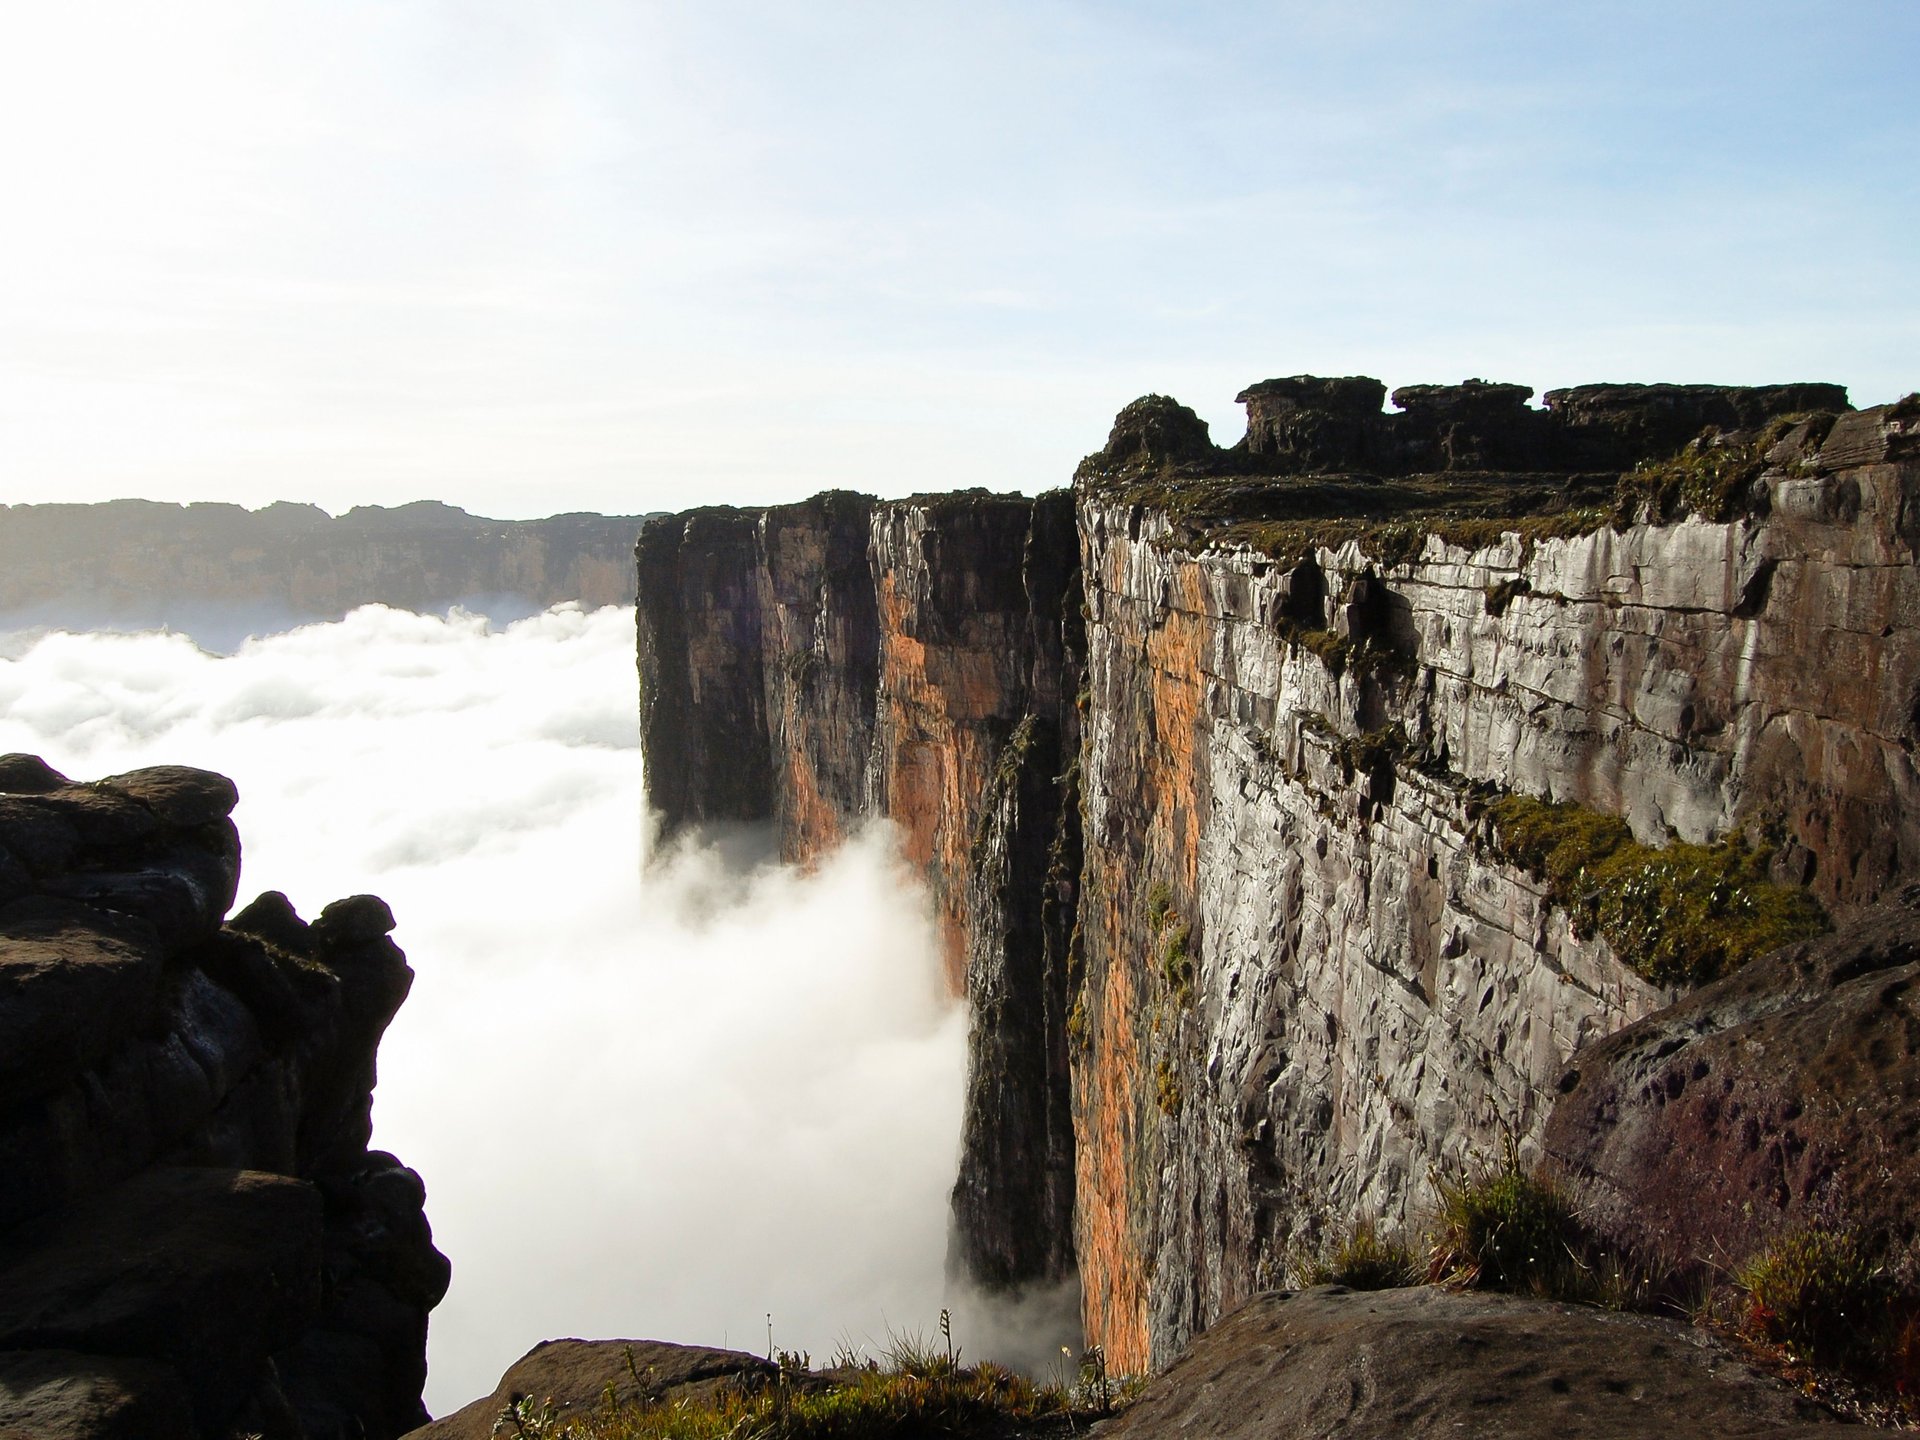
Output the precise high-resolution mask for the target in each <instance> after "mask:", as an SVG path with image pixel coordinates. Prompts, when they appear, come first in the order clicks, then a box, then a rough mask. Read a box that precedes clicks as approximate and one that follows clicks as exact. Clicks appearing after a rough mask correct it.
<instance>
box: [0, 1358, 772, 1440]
mask: <svg viewBox="0 0 1920 1440" xmlns="http://www.w3.org/2000/svg"><path fill="white" fill-rule="evenodd" d="M777 1373H778V1371H777V1370H776V1369H775V1367H774V1366H773V1365H772V1363H770V1362H769V1361H766V1360H763V1359H761V1358H760V1357H759V1356H758V1355H748V1354H745V1353H744V1352H742V1351H739V1350H714V1349H709V1348H707V1347H706V1346H700V1345H669V1344H665V1343H663V1342H662V1341H658V1340H548V1341H545V1342H543V1343H542V1344H539V1345H536V1346H534V1347H533V1349H531V1350H529V1351H528V1352H527V1353H526V1354H525V1355H523V1356H521V1357H520V1358H519V1359H518V1360H516V1361H514V1363H513V1364H512V1365H511V1366H509V1367H508V1368H507V1373H506V1374H504V1375H502V1376H501V1377H500V1383H499V1384H498V1385H497V1386H495V1387H494V1391H493V1393H492V1394H491V1395H489V1396H487V1397H486V1398H485V1399H482V1400H476V1401H474V1402H473V1403H472V1404H471V1405H466V1406H462V1407H461V1408H460V1409H459V1410H457V1411H455V1412H454V1413H453V1414H451V1415H447V1416H444V1417H442V1418H441V1419H439V1420H436V1421H434V1422H433V1423H432V1424H431V1425H428V1426H425V1427H423V1428H422V1429H419V1430H415V1431H413V1432H412V1433H411V1434H410V1435H409V1436H408V1440H493V1436H495V1435H496V1434H498V1433H500V1432H499V1431H497V1430H496V1429H495V1428H494V1424H495V1422H496V1421H497V1420H499V1419H500V1416H501V1414H502V1413H503V1412H504V1411H506V1410H507V1409H508V1407H510V1406H511V1405H512V1404H513V1403H514V1401H516V1400H522V1399H528V1400H532V1401H533V1403H534V1404H535V1405H536V1406H538V1407H540V1408H541V1409H543V1410H546V1409H549V1408H550V1409H551V1412H552V1414H553V1415H554V1417H555V1418H556V1419H559V1418H561V1417H565V1416H569V1415H574V1416H591V1415H593V1414H595V1413H596V1412H599V1411H600V1410H601V1409H602V1408H603V1407H604V1406H605V1405H606V1403H607V1397H608V1395H609V1394H611V1395H612V1398H613V1403H614V1405H615V1406H623V1405H631V1404H635V1403H638V1402H643V1401H665V1402H666V1403H668V1404H671V1403H673V1402H674V1401H675V1400H680V1399H706V1398H709V1397H710V1396H711V1394H712V1391H713V1390H714V1388H715V1387H716V1386H718V1385H721V1384H725V1383H728V1382H732V1383H734V1384H741V1383H743V1382H749V1383H750V1382H756V1381H763V1380H766V1379H769V1378H771V1377H772V1376H774V1375H776V1374H777ZM3 1434H4V1432H0V1436H3Z"/></svg>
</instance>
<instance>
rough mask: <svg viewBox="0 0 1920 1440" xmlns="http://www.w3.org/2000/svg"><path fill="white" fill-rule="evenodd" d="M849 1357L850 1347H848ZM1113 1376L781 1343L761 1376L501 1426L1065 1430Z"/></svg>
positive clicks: (526, 1411)
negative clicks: (1064, 1374)
mask: <svg viewBox="0 0 1920 1440" xmlns="http://www.w3.org/2000/svg"><path fill="white" fill-rule="evenodd" d="M849 1358H850V1357H849ZM1132 1393H1134V1391H1133V1387H1131V1386H1117V1385H1115V1384H1113V1383H1111V1382H1110V1381H1109V1380H1108V1378H1107V1374H1106V1365H1105V1361H1104V1359H1103V1358H1102V1357H1100V1356H1098V1354H1097V1352H1092V1351H1090V1352H1088V1357H1087V1358H1085V1359H1083V1361H1082V1364H1081V1370H1080V1379H1079V1383H1077V1384H1075V1385H1073V1386H1071V1387H1069V1386H1063V1385H1036V1384H1035V1383H1034V1382H1033V1381H1031V1380H1028V1379H1027V1378H1025V1377H1024V1376H1021V1375H1016V1374H1014V1373H1013V1372H1012V1371H1010V1370H1007V1369H1005V1368H1003V1367H1001V1366H998V1365H992V1364H981V1365H974V1366H962V1365H961V1364H960V1361H959V1352H958V1351H956V1350H954V1349H953V1348H952V1345H951V1341H950V1340H949V1343H948V1346H947V1348H946V1349H944V1350H941V1349H939V1348H936V1347H934V1346H932V1345H928V1344H924V1343H921V1342H918V1341H914V1340H907V1341H901V1340H899V1339H896V1340H895V1342H894V1345H893V1348H892V1349H891V1351H890V1352H889V1354H888V1356H887V1363H886V1364H885V1365H884V1366H881V1365H877V1364H874V1363H872V1362H869V1363H868V1364H867V1365H865V1366H859V1367H854V1366H847V1367H845V1368H839V1369H835V1370H831V1371H828V1372H826V1373H824V1374H823V1373H819V1372H815V1371H813V1370H811V1369H809V1368H808V1358H807V1357H806V1356H804V1355H789V1354H782V1355H781V1356H780V1357H779V1369H778V1373H777V1374H776V1375H774V1376H770V1377H768V1378H767V1379H765V1380H762V1381H753V1380H741V1381H738V1382H723V1383H721V1384H720V1385H718V1386H717V1387H714V1388H712V1389H710V1390H709V1389H705V1388H704V1387H703V1388H702V1389H700V1390H696V1391H694V1392H693V1393H691V1394H690V1395H689V1396H687V1397H685V1398H681V1399H677V1400H674V1399H643V1400H629V1401H624V1402H622V1401H617V1400H615V1399H614V1397H613V1394H612V1391H611V1387H610V1388H609V1392H608V1394H607V1396H606V1397H605V1398H604V1399H603V1401H602V1403H601V1404H600V1405H598V1406H596V1407H594V1408H592V1409H591V1410H586V1411H580V1410H575V1411H564V1412H563V1411H558V1410H556V1408H555V1406H554V1405H553V1404H552V1402H551V1401H544V1400H541V1401H536V1400H533V1399H531V1398H529V1399H524V1400H519V1401H516V1402H515V1403H514V1404H512V1405H510V1406H508V1407H507V1408H506V1409H505V1410H504V1411H503V1412H502V1413H501V1416H500V1418H499V1420H498V1421H496V1423H495V1425H494V1434H496V1435H499V1436H503V1437H510V1440H920V1437H924V1436H961V1437H968V1436H977V1437H1013V1436H1054V1435H1069V1434H1073V1433H1076V1432H1078V1431H1081V1430H1084V1429H1085V1427H1086V1426H1087V1425H1088V1424H1090V1423H1092V1422H1093V1421H1095V1420H1098V1419H1100V1418H1102V1417H1103V1416H1106V1415H1109V1414H1111V1413H1113V1411H1114V1409H1115V1407H1116V1404H1117V1403H1124V1402H1125V1400H1127V1399H1129V1398H1131V1395H1132Z"/></svg>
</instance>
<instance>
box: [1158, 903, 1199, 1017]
mask: <svg viewBox="0 0 1920 1440" xmlns="http://www.w3.org/2000/svg"><path fill="white" fill-rule="evenodd" d="M1192 935H1193V932H1192V931H1190V930H1189V929H1188V928H1187V927H1186V925H1185V924H1184V923H1181V922H1179V921H1178V919H1177V917H1176V921H1175V923H1174V925H1173V926H1172V928H1171V929H1169V930H1168V931H1167V933H1166V935H1165V936H1164V937H1162V940H1161V943H1160V978H1161V979H1162V980H1163V981H1165V982H1166V986H1167V989H1168V990H1170V991H1172V992H1173V998H1174V999H1175V1000H1176V1001H1178V1002H1179V1003H1180V1004H1181V1005H1182V1006H1187V1005H1191V1004H1192V1003H1193V956H1192V955H1191V954H1190V953H1189V952H1188V949H1187V947H1188V945H1189V943H1190V942H1191V940H1192Z"/></svg>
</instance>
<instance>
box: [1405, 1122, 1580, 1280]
mask: <svg viewBox="0 0 1920 1440" xmlns="http://www.w3.org/2000/svg"><path fill="white" fill-rule="evenodd" d="M1439 1191H1440V1203H1439V1211H1438V1214H1437V1215H1436V1216H1435V1219H1434V1227H1433V1233H1432V1237H1431V1242H1430V1248H1429V1252H1428V1265H1427V1278H1428V1279H1429V1280H1430V1281H1432V1282H1434V1283H1436V1284H1448V1285H1462V1286H1474V1287H1477V1288H1479V1289H1483V1290H1514V1291H1519V1292H1522V1293H1525V1294H1533V1295H1545V1296H1549V1297H1551V1298H1554V1299H1560V1300H1568V1299H1585V1298H1588V1297H1587V1295H1586V1293H1585V1292H1586V1291H1587V1289H1588V1288H1589V1287H1588V1285H1587V1283H1586V1278H1587V1272H1586V1268H1585V1267H1584V1266H1583V1265H1582V1263H1581V1259H1580V1255H1581V1251H1582V1250H1583V1249H1584V1248H1585V1246H1584V1243H1583V1237H1582V1235H1581V1233H1580V1230H1579V1227H1578V1226H1577V1224H1576V1222H1575V1219H1574V1213H1573V1206H1572V1205H1571V1204H1570V1203H1568V1201H1567V1198H1566V1197H1565V1196H1564V1195H1562V1194H1561V1193H1560V1192H1559V1191H1558V1190H1557V1189H1555V1188H1554V1187H1553V1186H1552V1185H1549V1184H1547V1183H1546V1182H1545V1181H1543V1180H1537V1179H1535V1178H1534V1177H1533V1176H1532V1175H1530V1174H1528V1173H1527V1172H1526V1171H1525V1170H1524V1169H1523V1168H1521V1165H1520V1156H1519V1149H1518V1147H1517V1146H1516V1144H1515V1143H1514V1140H1513V1137H1512V1136H1511V1135H1509V1136H1507V1138H1506V1142H1505V1149H1504V1153H1503V1154H1502V1156H1501V1158H1500V1160H1499V1161H1498V1162H1495V1163H1491V1164H1486V1165H1483V1166H1482V1167H1481V1168H1480V1169H1479V1170H1478V1171H1476V1172H1475V1173H1473V1174H1470V1175H1467V1176H1465V1177H1461V1178H1455V1179H1446V1178H1442V1179H1441V1180H1440V1181H1439Z"/></svg>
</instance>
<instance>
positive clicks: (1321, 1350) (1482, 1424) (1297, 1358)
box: [1099, 1286, 1880, 1440]
mask: <svg viewBox="0 0 1920 1440" xmlns="http://www.w3.org/2000/svg"><path fill="white" fill-rule="evenodd" d="M1099 1433H1100V1434H1101V1435H1103V1436H1109V1437H1115V1440H1117V1437H1121V1436H1128V1435H1139V1436H1162V1435H1181V1436H1189V1437H1192V1440H1319V1437H1321V1436H1326V1435H1339V1436H1341V1437H1343V1440H1345V1437H1351V1440H1402V1437H1406V1436H1422V1435H1461V1434H1466V1435H1498V1436H1501V1437H1502V1440H1654V1437H1658V1436H1663V1435H1714V1436H1723V1437H1742V1440H1803V1437H1804V1440H1819V1437H1823V1436H1833V1437H1836V1440H1837V1437H1838V1436H1841V1435H1871V1434H1877V1433H1880V1432H1878V1431H1875V1430H1872V1429H1870V1428H1868V1427H1867V1426H1864V1425H1846V1424H1840V1423H1837V1422H1836V1421H1834V1420H1833V1418H1832V1417H1831V1416H1830V1415H1829V1414H1828V1413H1827V1412H1826V1411H1824V1410H1822V1409H1820V1408H1819V1407H1818V1406H1816V1405H1814V1404H1812V1403H1811V1402H1809V1401H1807V1400H1804V1399H1802V1398H1801V1397H1800V1396H1799V1395H1798V1394H1797V1393H1795V1392H1794V1391H1793V1390H1790V1389H1788V1388H1787V1387H1786V1386H1785V1385H1782V1384H1779V1383H1777V1382H1775V1381H1771V1380H1767V1379H1763V1378H1761V1377H1759V1376H1756V1375H1754V1374H1753V1373H1752V1372H1751V1371H1749V1370H1747V1369H1746V1368H1745V1366H1743V1365H1742V1364H1741V1363H1740V1362H1739V1360H1737V1359H1736V1358H1735V1357H1734V1356H1732V1355H1731V1354H1729V1353H1728V1352H1727V1351H1726V1350H1725V1349H1724V1348H1723V1347H1722V1346H1720V1345H1719V1344H1717V1343H1715V1342H1714V1341H1712V1340H1710V1339H1708V1338H1706V1337H1705V1336H1704V1335H1702V1334H1701V1333H1700V1332H1698V1331H1695V1330H1692V1329H1690V1328H1688V1327H1687V1326H1684V1325H1680V1324H1677V1323H1675V1322H1673V1321H1670V1320H1660V1319H1655V1318H1652V1317H1650V1316H1644V1315H1626V1314H1621V1313H1618V1312H1610V1311H1604V1310H1596V1309H1591V1308H1585V1307H1576V1306H1571V1305H1555V1304H1550V1303H1547V1302H1544V1301H1539V1300H1525V1299H1520V1298H1518V1297H1515V1296H1510V1295H1475V1294H1461V1293H1457V1292H1454V1291H1449V1290H1441V1289H1436V1288H1422V1289H1416V1290H1374V1291H1365V1292H1360V1291H1352V1290H1346V1289H1343V1288H1341V1287H1339V1286H1326V1287H1322V1288H1320V1289H1315V1290H1307V1291H1302V1292H1300V1293H1298V1294H1289V1293H1286V1292H1280V1293H1278V1294H1273V1295H1266V1296H1262V1297H1261V1298H1259V1299H1257V1300H1255V1301H1253V1302H1252V1303H1250V1304H1248V1305H1246V1306H1245V1307H1244V1308H1242V1309H1240V1310H1239V1311H1237V1312H1235V1313H1234V1314H1232V1315H1229V1316H1227V1317H1226V1318H1225V1319H1223V1320H1222V1321H1221V1322H1220V1323H1219V1324H1218V1325H1216V1326H1215V1327H1214V1328H1213V1329H1212V1330H1209V1331H1208V1332H1207V1333H1206V1334H1205V1335H1203V1336H1201V1337H1200V1338H1199V1339H1197V1340H1196V1341H1194V1343H1193V1346H1192V1347H1191V1348H1190V1349H1189V1350H1188V1351H1187V1353H1186V1354H1184V1355H1182V1356H1181V1357H1180V1359H1179V1360H1178V1361H1177V1362H1176V1363H1175V1364H1174V1366H1173V1368H1172V1369H1170V1370H1169V1371H1168V1372H1167V1373H1166V1374H1165V1375H1162V1376H1160V1377H1159V1378H1158V1379H1156V1380H1155V1381H1154V1382H1153V1383H1152V1385H1150V1386H1149V1387H1148V1389H1147V1390H1146V1392H1145V1393H1144V1394H1143V1395H1141V1397H1140V1398H1139V1399H1138V1400H1137V1401H1135V1402H1134V1404H1133V1405H1132V1406H1131V1407H1130V1408H1129V1409H1127V1410H1126V1411H1125V1412H1124V1413H1123V1414H1122V1415H1121V1416H1120V1418H1119V1419H1117V1420H1115V1421H1113V1422H1112V1423H1110V1424H1108V1425H1105V1426H1103V1427H1102V1428H1101V1429H1100V1431H1099Z"/></svg>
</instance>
